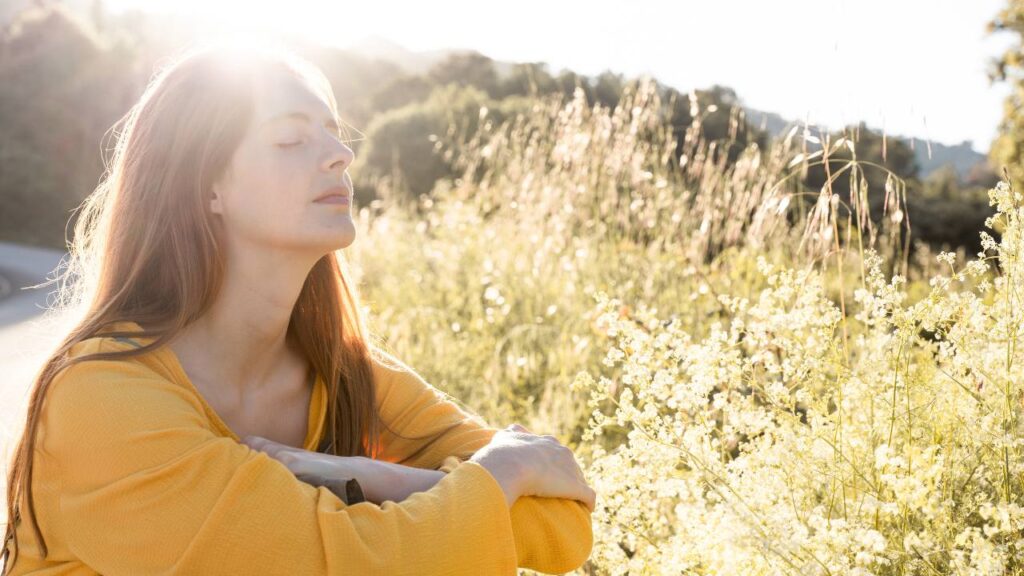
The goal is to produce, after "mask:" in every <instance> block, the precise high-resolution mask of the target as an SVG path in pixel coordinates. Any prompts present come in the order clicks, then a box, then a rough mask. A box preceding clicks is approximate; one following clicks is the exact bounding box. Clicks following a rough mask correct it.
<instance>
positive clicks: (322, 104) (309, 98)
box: [253, 72, 334, 127]
mask: <svg viewBox="0 0 1024 576" xmlns="http://www.w3.org/2000/svg"><path fill="white" fill-rule="evenodd" d="M253 104H254V114H253V116H254V121H255V125H256V126H257V127H262V126H263V125H264V124H266V123H267V122H270V121H274V120H280V118H281V117H282V116H284V115H287V114H291V113H294V112H303V113H305V114H306V115H308V116H310V117H311V118H313V119H314V120H316V119H330V118H333V117H334V114H333V112H332V110H331V105H330V104H329V103H328V101H327V100H326V99H325V98H324V97H323V96H321V94H320V93H319V91H318V90H317V89H316V87H315V86H313V85H312V84H311V83H310V82H309V81H307V80H305V79H303V78H300V77H298V76H296V75H295V74H290V73H287V72H275V73H272V74H268V75H266V76H264V77H263V78H261V79H260V81H259V83H258V88H257V90H256V91H255V94H254V102H253Z"/></svg>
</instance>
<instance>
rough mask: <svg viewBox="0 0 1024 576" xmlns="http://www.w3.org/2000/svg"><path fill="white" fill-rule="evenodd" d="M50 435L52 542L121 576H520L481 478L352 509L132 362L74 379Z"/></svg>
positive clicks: (91, 363) (505, 522) (500, 509)
mask: <svg viewBox="0 0 1024 576" xmlns="http://www.w3.org/2000/svg"><path fill="white" fill-rule="evenodd" d="M42 426H43V427H42V428H41V433H42V438H43V442H42V446H43V450H44V451H45V452H47V456H49V457H51V458H53V459H55V461H56V462H57V463H58V469H59V472H60V478H61V484H60V496H59V507H60V508H59V510H60V513H59V515H58V516H56V517H54V518H50V519H49V521H50V522H51V523H53V524H54V526H53V527H52V528H51V529H52V530H57V531H59V532H58V533H59V534H61V537H62V538H66V540H67V543H68V546H69V549H70V551H71V553H72V554H74V555H75V556H76V557H77V558H78V559H79V560H80V561H81V562H83V563H84V564H86V565H88V566H89V567H91V568H92V569H94V570H95V571H97V572H99V573H102V574H106V575H107V576H117V575H121V574H131V575H147V574H160V575H173V574H307V575H325V576H328V575H339V576H340V575H342V574H409V575H413V574H417V575H422V574H465V575H471V574H501V575H512V576H514V575H515V573H516V558H515V547H514V543H513V534H512V528H511V520H510V516H509V507H508V505H507V504H506V502H505V496H504V493H503V492H502V490H501V487H500V485H499V484H498V482H497V481H496V480H495V479H494V477H493V476H491V474H490V473H489V472H488V471H487V469H486V468H484V467H482V466H479V465H472V466H468V465H467V466H460V467H459V469H458V470H454V471H453V472H452V473H451V474H449V475H447V476H446V477H445V478H444V479H443V480H442V481H440V482H438V483H437V484H436V485H435V486H434V487H433V488H432V489H430V490H428V491H425V492H420V493H416V494H413V495H412V496H411V497H410V498H408V499H406V500H404V501H403V502H401V503H394V502H384V503H383V504H381V505H380V506H378V505H376V504H374V503H370V502H363V503H358V504H353V505H346V504H345V503H344V502H343V501H342V500H340V499H339V498H338V497H337V496H335V495H334V494H333V493H332V492H331V491H330V490H329V489H328V488H326V487H322V486H321V487H314V486H311V485H309V484H306V483H304V482H302V481H300V480H298V479H296V477H295V476H294V475H293V474H292V472H291V471H290V470H289V469H288V468H287V467H285V466H284V465H283V464H281V463H280V462H278V461H276V460H274V459H272V458H270V457H269V456H267V455H266V454H264V453H262V452H259V451H256V450H252V449H250V448H249V447H247V446H245V445H242V444H240V443H238V442H236V441H234V440H233V439H231V438H228V437H223V436H220V435H218V434H215V433H214V432H213V431H212V430H211V428H210V424H209V420H208V419H207V417H206V415H205V412H204V411H203V408H202V405H201V403H200V401H199V399H198V398H197V397H195V394H194V392H192V391H190V390H188V389H186V388H184V387H182V386H181V385H179V384H176V383H174V382H172V381H170V380H168V379H166V378H164V377H162V376H161V375H160V374H158V373H157V372H155V371H154V370H153V369H151V368H149V367H147V366H146V365H144V364H143V363H141V362H135V361H132V360H128V361H125V360H88V361H85V362H82V363H80V364H76V365H73V366H70V367H68V368H65V369H64V370H62V371H61V372H60V373H59V374H58V375H57V378H56V379H55V380H54V381H53V382H52V384H51V389H50V391H49V393H48V397H47V400H46V405H45V408H44V412H43V420H42ZM471 464H475V463H471ZM44 529H46V528H45V525H44Z"/></svg>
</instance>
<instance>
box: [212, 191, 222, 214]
mask: <svg viewBox="0 0 1024 576" xmlns="http://www.w3.org/2000/svg"><path fill="white" fill-rule="evenodd" d="M210 212H213V213H214V214H220V213H221V205H220V196H219V195H218V194H217V193H216V192H213V193H211V195H210Z"/></svg>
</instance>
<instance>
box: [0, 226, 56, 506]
mask: <svg viewBox="0 0 1024 576" xmlns="http://www.w3.org/2000/svg"><path fill="white" fill-rule="evenodd" d="M64 256H65V253H64V252H60V251H57V250H48V249H43V248H34V247H29V246H20V245H17V244H11V243H5V242H0V458H2V460H0V494H2V496H0V498H2V499H3V500H4V502H6V494H7V486H6V485H7V467H8V464H9V462H10V457H11V453H12V451H13V442H14V441H15V440H16V439H17V436H18V435H20V434H21V430H22V427H23V426H24V422H25V411H26V409H27V406H28V393H29V389H30V388H31V383H32V380H33V378H34V377H35V375H36V372H37V371H38V370H39V368H40V366H41V364H42V361H43V356H44V355H45V354H46V353H47V352H48V351H50V350H52V348H53V347H54V346H55V345H56V344H57V338H58V337H59V336H60V334H57V333H56V331H55V330H53V329H49V330H48V329H47V328H46V324H44V322H43V321H42V313H43V310H44V309H45V308H46V306H47V298H48V297H49V298H53V294H52V293H53V292H54V290H56V288H57V285H56V284H50V285H48V286H43V287H38V288H29V287H31V286H34V285H36V284H40V283H42V282H45V281H47V280H48V278H52V277H53V276H54V275H55V274H56V273H57V271H58V266H60V264H61V259H62V258H63V257H64ZM6 522H7V506H6V505H5V506H3V507H0V524H6Z"/></svg>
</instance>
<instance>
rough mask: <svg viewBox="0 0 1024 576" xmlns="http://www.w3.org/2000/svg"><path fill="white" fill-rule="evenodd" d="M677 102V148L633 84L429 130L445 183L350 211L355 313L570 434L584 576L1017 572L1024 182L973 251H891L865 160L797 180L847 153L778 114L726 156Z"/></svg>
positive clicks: (422, 356)
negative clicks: (589, 510)
mask: <svg viewBox="0 0 1024 576" xmlns="http://www.w3.org/2000/svg"><path fill="white" fill-rule="evenodd" d="M691 104H692V107H693V112H694V117H695V121H694V125H693V126H691V127H690V129H689V130H688V132H687V140H686V146H685V150H684V151H683V154H682V155H681V156H679V157H677V156H676V155H675V154H674V153H673V151H672V140H671V137H670V134H669V132H668V126H666V125H665V122H664V121H663V118H664V117H665V115H664V109H665V103H662V102H660V101H659V100H658V98H657V95H656V94H655V92H654V90H653V89H652V88H651V86H650V85H647V84H645V83H643V82H640V83H637V84H635V85H634V86H633V87H631V89H630V90H629V91H628V92H627V94H626V95H625V96H624V98H623V99H622V101H621V102H620V104H619V105H618V106H617V107H616V108H615V109H605V108H599V107H598V108H590V107H588V106H587V105H586V103H585V101H584V100H583V99H582V98H579V97H578V98H576V99H575V100H573V101H567V102H566V101H561V100H559V99H552V100H548V101H545V102H539V103H538V104H537V105H536V106H534V108H533V109H532V110H531V111H530V112H529V113H528V114H525V115H522V116H520V117H518V118H516V119H515V120H513V121H511V122H508V123H505V124H502V125H500V126H497V125H491V124H486V125H485V130H484V131H483V133H482V134H481V135H480V136H478V137H477V138H475V139H474V140H472V141H446V140H445V138H444V135H439V139H438V150H439V153H443V154H446V156H447V157H448V158H449V159H450V161H452V162H453V163H455V165H456V166H458V167H459V168H460V171H461V172H462V174H463V175H462V177H461V178H459V179H456V180H455V181H452V182H443V183H441V184H439V185H438V186H437V187H436V188H435V190H434V192H433V194H432V196H431V198H430V199H429V200H423V201H420V202H419V203H417V204H415V205H410V204H409V203H408V202H402V201H401V200H400V198H401V195H399V194H394V195H390V196H386V197H385V198H384V199H383V200H380V201H377V202H375V203H374V204H373V205H372V206H369V207H365V208H364V209H362V210H361V213H360V218H359V225H360V230H359V237H358V239H357V241H356V244H355V245H354V246H353V247H352V248H350V249H349V250H350V251H351V252H350V254H351V257H352V259H353V261H354V262H355V264H356V269H357V272H358V274H359V275H360V276H361V278H362V286H363V288H362V290H363V294H362V295H363V298H364V301H365V302H366V304H367V306H368V307H369V309H370V310H371V312H372V319H373V322H372V328H373V329H374V330H375V331H376V332H377V333H378V334H379V335H380V336H381V337H383V339H384V341H385V342H386V343H387V345H388V346H389V348H390V349H391V350H393V351H394V352H395V353H396V354H397V355H398V356H399V357H401V358H403V359H404V360H405V361H407V362H408V363H409V364H410V365H411V366H413V367H415V368H416V369H417V370H418V371H420V372H421V373H422V374H423V375H424V376H425V377H426V378H427V379H428V381H430V382H431V383H433V384H434V385H436V386H438V387H439V388H442V389H444V390H446V391H447V392H449V393H450V394H452V395H453V396H455V397H456V398H458V399H460V400H461V401H462V402H463V403H464V404H465V405H466V406H467V407H469V408H470V409H472V410H474V411H476V412H478V413H479V414H481V416H483V417H484V418H485V419H486V420H487V421H488V422H490V423H491V424H492V425H495V426H504V425H507V424H509V423H511V422H514V421H518V422H520V423H522V424H523V425H525V426H527V427H528V428H529V429H531V430H532V431H534V432H537V433H541V432H539V431H543V433H551V434H555V435H556V436H558V437H559V438H560V439H561V440H562V441H563V442H564V443H566V444H568V445H570V446H572V447H573V448H574V449H576V451H577V454H578V455H579V457H580V459H581V461H582V463H583V464H584V467H585V470H586V472H587V476H588V479H589V481H590V483H591V485H592V486H593V487H594V488H595V490H597V492H598V495H599V496H598V509H597V511H596V512H595V514H594V521H595V527H594V529H595V535H596V541H595V548H594V552H593V555H592V557H591V559H590V561H589V562H588V563H587V565H585V566H584V568H583V569H582V570H581V571H580V573H586V574H626V573H628V574H669V573H672V574H680V573H693V574H863V575H867V574H887V575H888V574H892V575H895V574H900V575H903V574H1004V573H1008V574H1017V573H1024V568H1022V566H1024V557H1022V556H1021V554H1022V552H1024V551H1022V549H1021V548H1022V547H1021V545H1019V544H1018V542H1019V541H1020V540H1019V538H1018V537H1017V535H1018V534H1019V531H1020V529H1021V527H1022V524H1024V510H1022V508H1021V504H1022V498H1021V495H1022V492H1021V473H1022V472H1024V466H1022V461H1021V457H1020V454H1021V434H1020V419H1019V417H1018V416H1019V414H1020V409H1021V396H1020V389H1021V378H1020V376H1021V375H1022V374H1024V372H1022V370H1021V366H1022V364H1021V361H1022V358H1021V354H1022V350H1021V349H1020V348H1019V347H1018V346H1017V342H1018V335H1019V334H1020V330H1021V322H1022V320H1024V313H1022V312H1021V302H1020V298H1021V293H1020V290H1019V286H1020V285H1021V279H1022V277H1021V274H1022V272H1024V270H1022V268H1021V261H1020V249H1021V245H1020V233H1021V230H1020V218H1021V214H1022V213H1021V208H1020V205H1021V196H1020V194H1019V193H1017V192H1016V191H1014V190H1011V189H1010V188H1009V186H1007V185H1006V184H1005V183H1001V184H1000V185H999V186H998V187H997V188H996V189H993V190H992V191H991V192H990V195H991V198H992V204H993V209H992V210H993V218H992V219H991V221H990V224H991V227H992V228H993V229H994V230H988V233H989V234H992V236H989V235H987V234H984V231H982V230H979V231H978V232H979V234H984V235H983V236H982V238H983V241H984V244H985V251H984V252H983V253H981V254H978V255H967V254H963V253H962V252H961V253H959V254H953V253H941V254H938V255H936V254H932V253H931V252H930V251H929V250H928V249H927V248H926V247H923V246H918V247H917V249H916V250H909V248H910V247H911V246H912V244H911V243H910V242H908V241H907V239H906V237H905V236H901V233H900V230H901V228H902V227H903V225H904V224H905V222H906V217H907V214H906V213H905V206H906V205H905V194H904V193H903V188H902V186H901V182H900V181H899V180H898V179H894V178H890V179H889V181H888V182H887V184H886V189H885V190H868V189H867V188H866V184H865V178H864V174H865V172H866V171H867V170H877V169H880V168H878V167H875V166H868V165H866V164H863V163H859V162H857V161H856V160H855V161H853V162H851V163H848V164H847V165H845V166H844V167H843V168H842V170H839V171H837V172H836V173H834V174H832V177H833V179H835V178H844V179H851V180H850V181H851V182H852V184H853V185H852V190H853V191H854V193H853V194H852V197H850V198H846V199H843V198H840V197H839V196H838V195H834V194H832V193H831V189H830V187H829V186H827V185H826V187H825V188H824V189H822V190H806V189H803V188H801V186H800V184H799V182H800V181H801V177H800V176H801V174H802V173H803V171H804V170H806V169H807V167H808V166H810V165H813V164H814V163H822V161H823V159H824V158H826V157H827V156H828V155H829V154H831V153H833V152H834V151H836V150H838V149H839V148H840V147H843V146H846V147H848V148H849V149H851V150H852V148H853V147H852V146H851V145H850V143H849V141H847V140H844V139H839V140H836V141H829V140H825V141H821V140H819V139H818V138H817V137H816V136H815V135H813V134H810V133H808V132H806V131H801V130H800V129H797V128H794V130H793V131H791V132H790V133H789V134H788V136H787V137H786V138H785V139H780V140H779V141H777V142H774V143H772V145H771V146H770V147H769V148H768V149H764V150H762V149H758V148H757V147H756V145H751V146H750V147H748V148H746V149H744V150H742V151H740V152H739V156H738V160H737V161H736V162H735V163H733V164H727V163H726V162H725V161H724V154H723V153H724V152H725V151H727V150H728V149H729V147H730V146H731V145H733V144H734V143H731V142H705V141H703V140H702V139H701V137H700V133H701V132H700V124H701V120H702V118H703V116H704V114H705V112H706V111H703V110H701V109H700V106H699V103H698V102H693V103H691ZM480 113H481V117H482V118H483V120H484V121H485V122H486V119H487V111H486V109H484V110H481V112H480ZM734 121H735V122H739V121H742V119H741V118H734ZM833 167H834V166H833ZM385 191H386V188H385ZM871 194H881V195H884V196H885V198H886V201H885V202H884V205H885V213H884V214H874V215H871V216H873V218H872V217H869V215H868V214H867V212H866V210H867V198H868V195H871ZM997 232H998V233H997ZM993 236H996V237H999V240H998V241H997V240H995V239H993Z"/></svg>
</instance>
